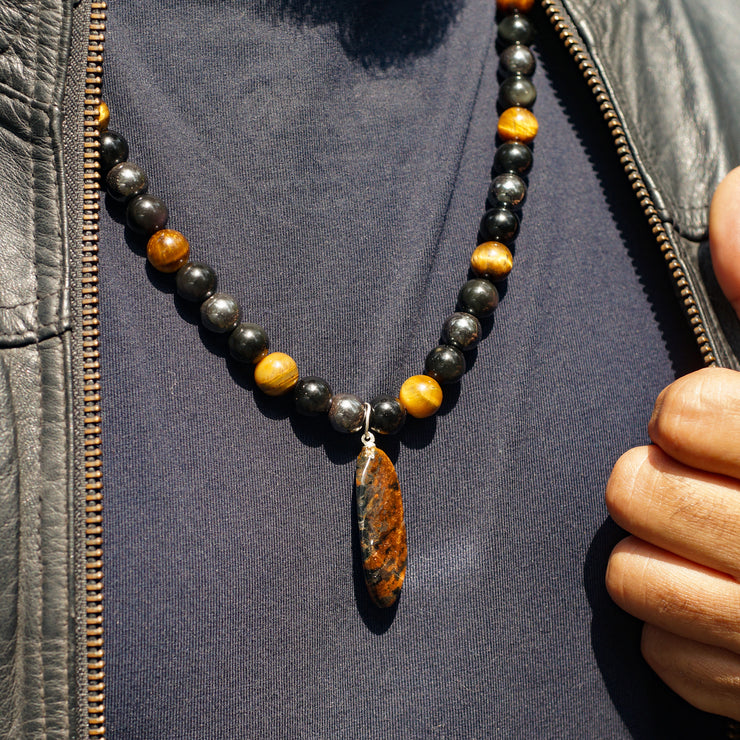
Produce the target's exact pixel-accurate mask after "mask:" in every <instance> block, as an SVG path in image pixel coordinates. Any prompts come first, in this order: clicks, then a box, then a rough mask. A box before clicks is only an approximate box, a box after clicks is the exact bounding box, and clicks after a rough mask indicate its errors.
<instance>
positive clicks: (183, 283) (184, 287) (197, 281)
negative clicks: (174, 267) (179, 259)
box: [175, 262, 218, 303]
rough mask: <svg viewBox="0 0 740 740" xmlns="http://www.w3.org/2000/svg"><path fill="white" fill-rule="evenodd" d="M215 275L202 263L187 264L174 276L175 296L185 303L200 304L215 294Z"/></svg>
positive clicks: (216, 280)
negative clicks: (182, 299)
mask: <svg viewBox="0 0 740 740" xmlns="http://www.w3.org/2000/svg"><path fill="white" fill-rule="evenodd" d="M217 282H218V279H217V278H216V273H215V272H214V271H213V269H212V268H211V267H209V266H208V265H204V264H203V263H202V262H188V263H187V264H184V265H183V266H182V267H181V268H180V269H179V270H178V271H177V274H176V275H175V288H176V289H177V295H179V296H180V298H184V299H185V300H186V301H193V302H194V303H202V302H203V301H205V300H206V298H210V297H211V296H212V295H213V294H214V293H215V292H216V284H217Z"/></svg>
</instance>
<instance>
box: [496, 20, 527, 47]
mask: <svg viewBox="0 0 740 740" xmlns="http://www.w3.org/2000/svg"><path fill="white" fill-rule="evenodd" d="M498 38H499V41H500V42H501V43H502V44H505V45H506V46H508V45H509V44H524V45H525V46H527V45H528V44H531V43H532V41H533V40H534V26H533V25H532V22H531V21H530V20H529V18H527V16H526V15H521V14H520V13H511V14H510V15H507V16H504V18H502V19H501V23H499V24H498Z"/></svg>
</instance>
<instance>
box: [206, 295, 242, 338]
mask: <svg viewBox="0 0 740 740" xmlns="http://www.w3.org/2000/svg"><path fill="white" fill-rule="evenodd" d="M200 320H201V321H202V322H203V326H205V328H206V329H208V330H209V331H213V332H216V333H217V334H225V333H226V332H228V331H232V330H233V329H235V328H236V325H237V324H238V323H239V304H238V303H237V302H236V300H235V299H234V298H232V297H231V296H230V295H228V294H226V293H214V294H213V295H212V296H211V297H210V298H208V299H206V300H205V301H204V302H203V303H202V305H201V307H200Z"/></svg>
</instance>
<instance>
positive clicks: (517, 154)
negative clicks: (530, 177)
mask: <svg viewBox="0 0 740 740" xmlns="http://www.w3.org/2000/svg"><path fill="white" fill-rule="evenodd" d="M531 166H532V150H531V149H530V148H529V147H528V146H527V145H526V144H522V142H521V141H505V142H504V143H503V144H501V146H500V147H499V148H498V149H496V153H495V154H494V155H493V171H494V172H496V173H499V174H503V173H505V172H513V173H514V174H518V175H523V174H525V173H526V172H528V171H529V168H530V167H531Z"/></svg>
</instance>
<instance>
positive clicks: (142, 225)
mask: <svg viewBox="0 0 740 740" xmlns="http://www.w3.org/2000/svg"><path fill="white" fill-rule="evenodd" d="M169 215H170V214H169V211H168V210H167V206H166V205H165V204H164V201H163V200H162V199H161V198H157V196H156V195H150V194H149V193H144V195H137V196H136V197H135V198H132V199H131V200H130V201H129V204H128V206H126V224H127V225H128V227H129V229H131V230H132V231H135V232H136V233H137V234H143V235H144V236H147V237H148V236H151V235H152V234H154V233H155V232H156V231H160V230H161V229H163V228H164V227H165V226H167V219H168V218H169Z"/></svg>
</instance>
